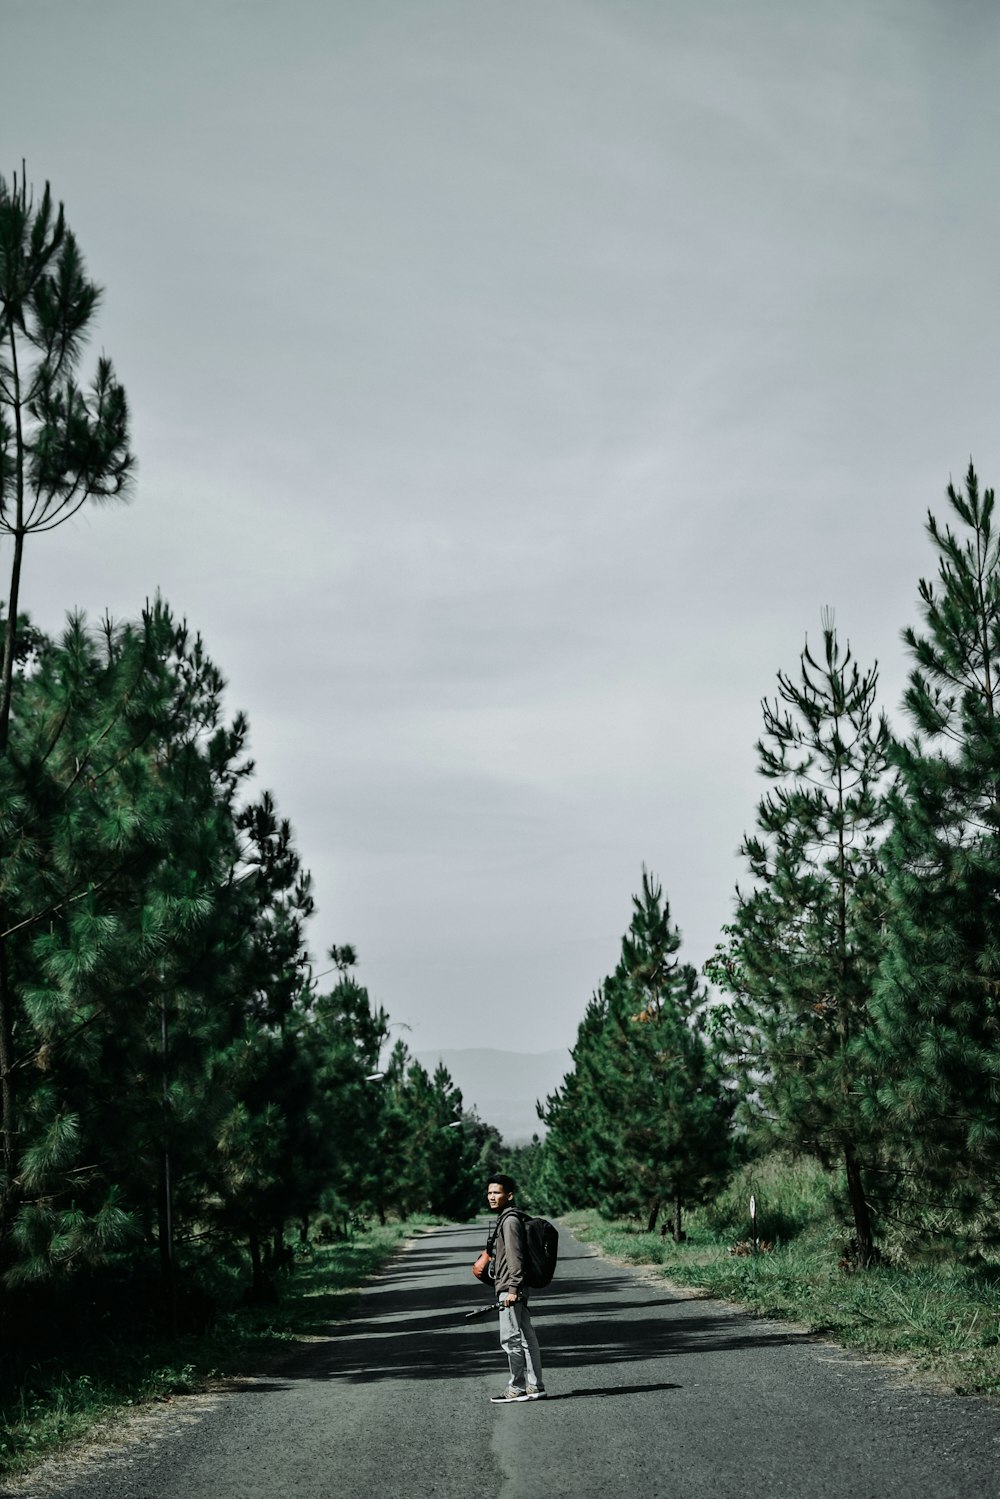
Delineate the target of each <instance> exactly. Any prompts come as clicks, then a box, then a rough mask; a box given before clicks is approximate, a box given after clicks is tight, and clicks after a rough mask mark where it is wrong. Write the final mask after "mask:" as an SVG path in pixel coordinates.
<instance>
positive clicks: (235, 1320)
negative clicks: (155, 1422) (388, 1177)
mask: <svg viewBox="0 0 1000 1499" xmlns="http://www.w3.org/2000/svg"><path fill="white" fill-rule="evenodd" d="M431 1221H432V1220H430V1219H416V1220H413V1221H411V1222H409V1223H401V1224H400V1223H393V1224H388V1225H386V1226H385V1227H373V1228H371V1229H369V1230H368V1231H367V1232H365V1233H359V1234H358V1235H357V1236H356V1237H354V1238H353V1239H351V1240H350V1241H349V1242H345V1243H337V1244H331V1245H328V1246H316V1247H314V1248H313V1250H312V1251H311V1253H309V1254H307V1255H303V1256H301V1257H299V1259H298V1262H297V1265H296V1268H295V1270H294V1271H293V1272H292V1273H291V1274H290V1275H289V1276H287V1277H285V1278H284V1279H283V1286H282V1294H281V1299H280V1300H279V1301H277V1302H275V1303H274V1304H272V1305H269V1306H266V1307H239V1308H237V1309H234V1310H231V1311H229V1312H227V1313H225V1314H224V1315H222V1316H220V1317H219V1319H218V1320H217V1322H216V1323H215V1325H214V1326H213V1328H212V1329H211V1330H210V1331H209V1332H206V1333H202V1334H194V1333H190V1334H184V1335H180V1336H178V1337H175V1338H168V1337H162V1338H159V1339H157V1340H156V1341H155V1342H150V1341H146V1342H143V1343H130V1342H126V1341H124V1340H122V1339H110V1338H109V1339H108V1340H107V1341H106V1342H105V1343H104V1345H103V1346H91V1347H89V1348H88V1349H87V1350H86V1352H85V1353H81V1352H78V1353H72V1352H66V1353H65V1354H63V1355H62V1356H61V1357H59V1358H52V1359H50V1360H48V1361H47V1362H46V1363H44V1364H38V1365H35V1366H33V1367H32V1368H30V1369H28V1370H27V1371H26V1372H25V1375H24V1378H23V1381H22V1383H21V1384H20V1385H19V1387H18V1388H17V1389H15V1390H13V1391H8V1392H7V1393H6V1397H5V1398H4V1400H3V1403H2V1404H0V1478H2V1477H4V1476H7V1477H9V1476H11V1475H13V1474H17V1473H23V1472H25V1471H27V1470H28V1469H29V1468H30V1467H31V1466H33V1465H34V1463H36V1462H37V1461H38V1460H39V1459H40V1458H41V1457H43V1456H46V1455H48V1454H49V1453H51V1452H52V1451H54V1450H55V1449H56V1448H57V1447H59V1446H62V1445H64V1444H65V1443H66V1442H68V1441H71V1440H74V1439H77V1438H80V1437H84V1436H86V1435H87V1433H88V1432H90V1431H91V1430H92V1429H93V1428H94V1427H95V1426H96V1425H97V1423H98V1422H99V1421H101V1420H103V1419H105V1418H106V1417H108V1416H109V1415H112V1414H114V1413H117V1412H121V1411H122V1410H124V1409H127V1408H128V1407H132V1406H138V1405H143V1404H146V1403H148V1402H150V1401H155V1400H165V1399H168V1398H169V1397H171V1396H173V1395H178V1394H192V1393H194V1392H196V1391H198V1390H201V1389H204V1388H205V1387H206V1386H207V1385H208V1383H209V1382H210V1381H212V1380H213V1379H217V1378H219V1377H222V1376H226V1375H237V1374H245V1373H250V1372H256V1371H259V1370H260V1369H261V1368H262V1367H265V1366H266V1365H267V1364H268V1363H269V1362H273V1361H274V1360H275V1359H276V1358H277V1357H279V1356H281V1355H282V1354H284V1353H286V1352H288V1351H290V1350H291V1349H292V1348H293V1347H294V1346H295V1344H296V1343H297V1342H298V1341H300V1340H302V1339H303V1338H308V1337H310V1336H312V1335H315V1334H317V1333H319V1332H320V1331H321V1330H322V1329H323V1328H325V1327H326V1326H327V1325H328V1324H329V1323H330V1322H332V1321H336V1320H337V1319H339V1318H343V1317H344V1316H346V1314H347V1312H348V1309H349V1307H350V1305H351V1302H352V1301H353V1299H354V1296H355V1294H356V1292H357V1288H358V1286H359V1285H360V1284H361V1283H362V1282H363V1281H364V1280H365V1279H366V1278H367V1277H368V1276H369V1275H371V1274H373V1273H374V1272H375V1271H376V1270H378V1269H379V1268H380V1267H381V1266H382V1265H384V1264H385V1263H386V1261H387V1260H389V1259H390V1258H391V1257H392V1255H393V1254H394V1253H395V1252H396V1250H397V1248H398V1247H399V1244H400V1243H401V1241H402V1240H403V1239H405V1238H407V1237H408V1236H410V1235H411V1234H412V1233H413V1232H414V1231H415V1229H417V1228H418V1227H419V1226H420V1225H421V1224H423V1223H430V1222H431Z"/></svg>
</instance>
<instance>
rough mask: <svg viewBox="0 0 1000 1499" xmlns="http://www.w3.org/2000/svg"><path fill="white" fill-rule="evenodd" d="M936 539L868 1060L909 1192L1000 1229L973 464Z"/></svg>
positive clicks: (991, 824) (995, 970) (992, 841)
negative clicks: (927, 1194)
mask: <svg viewBox="0 0 1000 1499" xmlns="http://www.w3.org/2000/svg"><path fill="white" fill-rule="evenodd" d="M947 497H948V503H949V508H950V515H949V520H948V521H947V522H946V523H945V524H943V525H942V524H939V522H938V521H937V520H936V519H935V517H934V516H933V515H930V516H929V518H928V522H927V532H928V535H929V537H930V540H931V543H932V545H933V547H934V549H935V551H936V553H937V578H936V580H934V581H928V580H922V581H921V582H920V586H919V595H920V604H921V612H922V615H923V628H922V629H920V630H917V629H912V628H910V629H907V630H906V631H905V632H904V640H905V642H906V644H907V646H908V647H909V649H910V652H911V654H912V656H913V658H914V661H915V665H914V667H913V671H912V673H911V675H910V679H909V684H908V687H907V690H906V694H905V697H904V706H905V708H906V711H907V713H908V715H909V717H910V720H911V722H912V724H913V730H914V732H913V734H912V736H911V737H910V738H909V739H907V740H906V741H905V742H904V743H900V744H898V745H897V746H896V747H895V749H894V759H895V761H896V765H897V768H898V774H899V785H898V789H897V791H896V793H895V795H894V796H893V798H892V833H891V837H890V838H889V841H888V845H887V848H886V865H887V870H888V876H889V885H890V895H891V899H890V902H889V906H888V921H887V934H888V942H887V952H886V956H885V959H884V962H883V964H882V968H881V973H880V978H879V983H878V988H877V993H876V999H875V1006H874V1017H875V1021H876V1027H875V1032H874V1035H873V1037H872V1042H871V1046H870V1054H871V1061H872V1066H873V1069H875V1070H876V1071H877V1074H878V1076H879V1078H880V1082H879V1083H878V1086H877V1089H876V1092H875V1095H874V1100H873V1103H874V1108H875V1110H876V1111H877V1112H878V1113H879V1114H880V1115H882V1116H884V1117H887V1118H888V1120H889V1122H890V1127H891V1128H892V1130H893V1133H894V1135H895V1137H896V1141H897V1145H898V1149H899V1151H900V1153H901V1162H902V1165H903V1167H904V1168H905V1170H904V1174H903V1177H902V1180H903V1182H904V1183H905V1181H906V1180H907V1179H910V1180H914V1179H916V1181H918V1182H919V1184H920V1190H921V1191H922V1192H923V1191H926V1189H927V1188H928V1187H929V1188H930V1190H931V1193H932V1196H933V1199H934V1200H935V1201H937V1202H938V1203H942V1202H952V1203H955V1202H957V1204H958V1206H959V1207H960V1209H961V1210H962V1211H963V1212H964V1213H965V1214H966V1215H970V1216H971V1217H973V1218H975V1217H977V1216H984V1217H986V1218H987V1219H988V1220H990V1221H991V1222H992V1224H993V1226H994V1228H996V1227H997V1226H1000V1191H998V1187H997V1181H998V1173H1000V537H998V536H997V534H996V531H995V529H994V496H993V491H992V490H990V489H987V490H985V491H982V492H981V491H980V487H979V481H978V479H977V476H976V473H975V470H974V468H973V467H972V465H971V463H970V465H969V469H968V472H967V474H966V477H965V485H964V491H960V490H958V489H956V488H955V486H954V485H952V484H949V486H948V489H947Z"/></svg>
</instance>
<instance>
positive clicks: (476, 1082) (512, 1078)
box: [414, 1046, 573, 1145]
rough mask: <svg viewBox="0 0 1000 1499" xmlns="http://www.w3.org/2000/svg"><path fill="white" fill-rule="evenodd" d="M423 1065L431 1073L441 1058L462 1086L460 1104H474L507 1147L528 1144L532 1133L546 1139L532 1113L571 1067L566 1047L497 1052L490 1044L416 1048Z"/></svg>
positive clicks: (455, 1082)
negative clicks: (433, 1049) (552, 1049)
mask: <svg viewBox="0 0 1000 1499" xmlns="http://www.w3.org/2000/svg"><path fill="white" fill-rule="evenodd" d="M414 1056H415V1057H416V1059H417V1061H418V1062H419V1063H420V1064H421V1066H422V1067H426V1069H427V1071H428V1072H430V1073H433V1072H434V1069H435V1068H436V1067H437V1065H438V1063H439V1062H443V1063H444V1065H445V1067H447V1069H448V1071H449V1073H450V1074H451V1078H452V1081H453V1082H454V1084H455V1086H456V1087H457V1088H460V1089H461V1090H462V1104H463V1106H464V1107H465V1108H467V1109H471V1108H475V1110H476V1113H477V1114H478V1115H479V1117H480V1119H482V1120H484V1121H485V1122H486V1123H487V1124H492V1125H495V1126H496V1128H497V1129H498V1130H499V1131H500V1133H501V1135H502V1136H503V1139H504V1144H505V1145H526V1144H527V1143H528V1141H529V1140H530V1139H531V1137H532V1135H538V1136H540V1137H544V1135H545V1125H544V1124H543V1123H542V1121H541V1120H540V1119H539V1117H538V1114H537V1113H536V1111H535V1101H536V1099H537V1100H538V1101H539V1102H540V1103H544V1102H545V1100H546V1098H547V1097H548V1095H549V1094H550V1093H553V1092H555V1090H556V1088H558V1087H560V1086H561V1084H562V1080H563V1078H564V1077H565V1076H566V1074H567V1072H569V1071H571V1070H572V1067H573V1058H572V1057H571V1056H570V1054H569V1049H568V1048H565V1047H560V1048H559V1050H558V1051H499V1050H496V1049H494V1048H493V1047H488V1046H474V1047H468V1048H464V1049H463V1048H460V1047H456V1048H448V1049H445V1050H443V1051H417V1052H414Z"/></svg>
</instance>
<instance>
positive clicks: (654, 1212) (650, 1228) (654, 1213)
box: [646, 1197, 660, 1234]
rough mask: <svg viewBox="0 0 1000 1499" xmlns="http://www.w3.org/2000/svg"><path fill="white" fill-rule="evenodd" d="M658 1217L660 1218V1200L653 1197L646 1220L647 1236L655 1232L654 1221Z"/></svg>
mask: <svg viewBox="0 0 1000 1499" xmlns="http://www.w3.org/2000/svg"><path fill="white" fill-rule="evenodd" d="M659 1216H660V1199H659V1198H658V1197H654V1199H653V1206H652V1207H651V1208H650V1210H649V1219H648V1221H647V1223H646V1232H647V1233H648V1234H651V1233H653V1232H655V1229H656V1220H657V1218H658V1217H659Z"/></svg>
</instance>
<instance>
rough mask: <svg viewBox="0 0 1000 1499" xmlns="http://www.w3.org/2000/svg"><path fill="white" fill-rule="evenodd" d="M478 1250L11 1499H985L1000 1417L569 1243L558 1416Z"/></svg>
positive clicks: (478, 1242)
mask: <svg viewBox="0 0 1000 1499" xmlns="http://www.w3.org/2000/svg"><path fill="white" fill-rule="evenodd" d="M484 1236H485V1230H484V1228H483V1227H478V1228H476V1227H469V1226H464V1227H451V1228H444V1229H439V1230H435V1231H433V1233H431V1234H428V1235H426V1236H423V1237H421V1238H419V1239H417V1240H416V1241H415V1242H414V1243H413V1244H412V1245H411V1246H410V1247H409V1248H408V1249H407V1250H406V1251H405V1252H404V1253H402V1254H401V1255H400V1256H399V1257H398V1258H397V1259H396V1260H395V1261H394V1262H393V1263H392V1265H390V1266H389V1267H388V1269H387V1270H386V1271H385V1272H384V1273H383V1274H382V1275H380V1276H379V1277H378V1278H377V1279H375V1280H374V1281H372V1282H371V1284H370V1285H369V1286H368V1287H367V1288H366V1289H365V1290H364V1291H363V1292H362V1294H361V1296H360V1299H359V1302H358V1306H357V1311H356V1314H355V1315H354V1317H353V1318H352V1319H351V1320H350V1321H348V1322H346V1323H342V1324H340V1325H338V1326H335V1327H332V1328H319V1327H318V1328H317V1329H316V1334H317V1341H315V1342H314V1343H310V1344H308V1345H307V1346H306V1348H305V1349H304V1351H303V1352H301V1353H297V1354H296V1355H295V1356H294V1358H293V1359H292V1360H291V1361H289V1362H288V1363H286V1364H283V1365H282V1366H281V1368H280V1370H279V1372H277V1373H274V1372H272V1373H271V1374H268V1375H265V1376H263V1377H261V1378H259V1379H256V1380H249V1381H246V1382H245V1383H243V1384H242V1385H240V1386H239V1387H238V1388H237V1389H235V1390H231V1391H226V1392H220V1393H215V1394H213V1395H210V1396H204V1397H201V1396H193V1397H190V1398H188V1399H185V1400H179V1401H177V1402H176V1403H175V1404H174V1405H173V1406H170V1407H159V1408H158V1409H157V1410H156V1411H154V1412H153V1413H151V1414H149V1415H146V1416H144V1417H141V1418H139V1419H138V1420H137V1421H136V1422H135V1423H133V1424H132V1425H131V1426H130V1427H128V1428H126V1432H125V1434H124V1436H123V1437H122V1438H121V1439H120V1440H118V1439H115V1440H110V1441H108V1442H107V1443H106V1444H105V1446H104V1448H103V1449H99V1450H97V1451H95V1452H91V1453H90V1454H88V1455H86V1456H84V1457H82V1458H81V1457H79V1456H78V1457H76V1458H75V1459H73V1460H71V1461H69V1462H59V1463H49V1464H47V1465H46V1467H45V1468H44V1469H42V1470H41V1471H40V1472H39V1473H38V1474H37V1475H36V1476H34V1477H33V1478H32V1479H31V1480H30V1481H29V1482H26V1483H24V1484H22V1485H21V1486H20V1487H17V1488H14V1487H11V1488H9V1489H7V1490H3V1492H10V1493H18V1494H20V1495H31V1496H33V1499H35V1496H38V1499H41V1496H43V1495H44V1496H45V1499H52V1496H59V1499H209V1496H211V1499H264V1496H267V1499H275V1496H278V1499H284V1496H286V1495H287V1496H290V1499H368V1496H382V1495H387V1496H391V1499H397V1496H398V1499H410V1496H421V1499H422V1496H425V1495H434V1496H438V1499H552V1496H562V1495H566V1496H573V1499H625V1496H628V1499H660V1496H664V1499H666V1496H671V1499H730V1496H732V1499H737V1496H739V1499H751V1496H752V1499H781V1496H794V1499H813V1496H817V1499H818V1496H823V1499H894V1496H904V1495H905V1496H907V1499H911V1496H920V1499H970V1496H975V1499H985V1496H989V1495H998V1496H1000V1461H998V1460H1000V1410H998V1409H997V1408H995V1407H993V1406H991V1405H989V1404H987V1403H986V1402H983V1401H979V1400H974V1399H963V1398H960V1397H957V1396H944V1395H935V1394H929V1393H926V1392H924V1391H921V1390H918V1389H915V1388H913V1387H910V1386H907V1385H906V1384H904V1383H903V1382H902V1380H901V1378H899V1377H896V1376H894V1375H893V1374H892V1372H891V1371H886V1370H885V1369H883V1368H879V1367H876V1366H874V1365H871V1364H867V1363H865V1362H864V1361H862V1360H861V1359H859V1358H857V1357H856V1356H853V1355H850V1354H847V1353H844V1352H841V1351H839V1350H837V1349H835V1348H832V1347H830V1346H829V1345H827V1344H824V1343H822V1342H820V1341H817V1340H815V1339H811V1338H808V1337H806V1336H804V1335H801V1334H798V1333H796V1332H794V1331H792V1330H789V1329H788V1328H786V1327H783V1326H782V1325H780V1324H776V1323H770V1322H765V1321H761V1320H759V1319H754V1318H750V1317H746V1316H744V1315H742V1314H740V1313H737V1312H734V1311H732V1310H731V1309H729V1308H727V1307H724V1306H722V1305H720V1304H719V1303H717V1302H712V1301H704V1300H696V1299H688V1298H684V1297H681V1296H679V1295H676V1294H674V1293H673V1292H672V1291H671V1290H670V1288H669V1287H668V1286H667V1285H666V1284H665V1283H664V1282H663V1281H657V1280H655V1279H653V1278H650V1277H649V1276H648V1275H646V1276H644V1275H643V1274H642V1273H640V1272H636V1271H633V1270H629V1269H624V1268H622V1267H619V1266H616V1265H612V1264H610V1263H609V1262H608V1261H606V1260H603V1259H601V1258H599V1257H598V1256H596V1255H595V1254H594V1253H593V1251H592V1250H590V1249H589V1248H588V1247H586V1246H584V1245H581V1244H579V1243H577V1242H576V1241H575V1240H573V1239H571V1238H569V1237H568V1236H567V1235H565V1234H564V1235H563V1238H562V1243H561V1254H560V1264H559V1269H558V1271H557V1278H556V1281H555V1282H553V1285H552V1287H550V1289H549V1290H548V1291H544V1292H538V1293H536V1294H535V1297H534V1301H533V1307H534V1312H533V1315H534V1320H535V1326H536V1329H537V1331H538V1335H539V1341H540V1343H541V1347H542V1357H543V1363H544V1369H545V1380H546V1385H547V1387H548V1391H549V1397H548V1398H547V1399H546V1400H540V1401H535V1402H532V1403H531V1404H520V1405H509V1406H495V1405H491V1404H490V1403H489V1397H490V1395H491V1394H494V1393H496V1392H498V1391H499V1390H500V1389H502V1387H503V1385H504V1384H505V1382H506V1360H505V1359H504V1358H503V1355H502V1354H501V1353H500V1350H499V1347H498V1345H497V1327H496V1322H495V1320H494V1318H493V1317H490V1318H488V1319H485V1320H482V1321H474V1322H467V1321H465V1320H464V1317H463V1313H464V1312H465V1311H466V1310H469V1309H470V1308H472V1307H474V1306H475V1305H477V1304H479V1303H481V1301H482V1300H484V1299H485V1297H484V1293H483V1291H482V1290H481V1288H480V1287H479V1286H478V1284H477V1283H476V1281H474V1280H473V1278H472V1276H471V1273H470V1269H469V1267H470V1265H471V1262H472V1260H473V1259H474V1258H475V1255H476V1253H477V1252H478V1250H479V1249H480V1248H481V1247H482V1242H483V1239H484Z"/></svg>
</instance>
